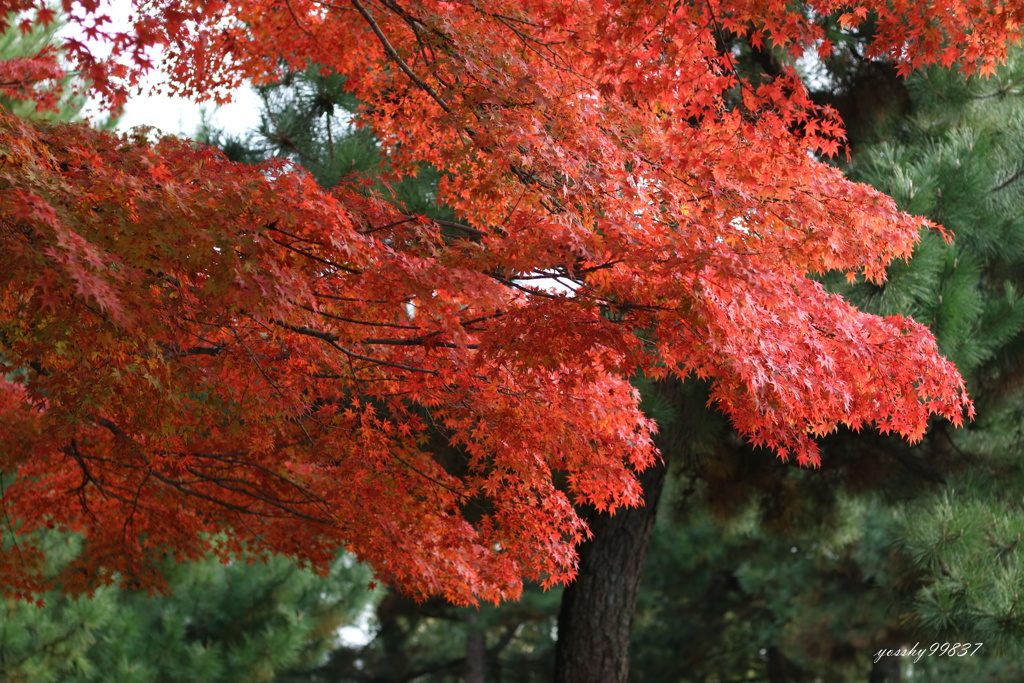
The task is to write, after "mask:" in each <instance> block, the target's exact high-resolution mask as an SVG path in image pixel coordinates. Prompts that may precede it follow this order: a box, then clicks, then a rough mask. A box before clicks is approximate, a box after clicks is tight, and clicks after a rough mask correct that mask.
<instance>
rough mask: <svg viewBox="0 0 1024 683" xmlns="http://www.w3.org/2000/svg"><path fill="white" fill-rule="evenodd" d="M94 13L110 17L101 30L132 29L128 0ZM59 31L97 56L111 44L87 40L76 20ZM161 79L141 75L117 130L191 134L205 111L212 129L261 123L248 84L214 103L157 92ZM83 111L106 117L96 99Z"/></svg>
mask: <svg viewBox="0 0 1024 683" xmlns="http://www.w3.org/2000/svg"><path fill="white" fill-rule="evenodd" d="M97 14H106V15H108V16H109V17H110V18H111V21H110V23H106V24H103V26H102V27H101V28H102V30H104V31H107V32H116V31H129V30H130V29H131V23H130V21H129V20H130V18H131V16H132V14H133V9H132V6H131V2H130V1H129V0H107V1H106V2H103V3H102V4H101V6H100V9H99V10H98V12H97ZM59 35H61V36H74V37H75V38H77V39H78V40H81V41H82V42H84V43H85V44H86V45H88V46H89V49H90V50H91V51H92V52H93V54H95V55H97V56H106V55H109V54H110V48H109V46H108V45H107V44H106V43H105V42H104V41H102V40H89V39H88V38H87V37H86V36H85V34H84V32H83V31H82V29H81V27H79V26H78V25H77V24H74V23H69V24H68V25H67V26H66V27H65V28H64V30H63V31H62V32H61V34H59ZM148 55H149V56H150V57H151V58H152V59H153V62H154V63H155V64H159V62H160V61H161V60H162V56H161V52H160V51H159V50H156V49H150V50H149V52H148ZM162 83H166V79H165V78H163V77H161V76H160V75H159V74H158V73H157V72H156V71H154V72H152V73H151V74H150V75H149V76H147V77H146V78H145V79H143V83H142V86H141V88H139V90H138V91H137V94H133V95H132V96H131V97H130V98H129V99H128V102H127V104H126V105H125V108H124V114H123V116H122V117H121V119H120V120H119V121H118V125H117V130H118V131H120V132H127V131H129V130H131V129H132V128H135V127H136V126H152V127H153V128H157V129H159V130H160V131H162V132H164V133H166V134H169V135H178V136H181V137H193V136H195V134H196V131H197V130H198V129H199V126H200V124H201V123H202V121H203V117H204V114H205V116H206V120H207V122H208V123H210V124H211V125H212V127H213V128H214V129H217V130H222V131H224V132H226V133H228V134H234V135H240V134H244V133H247V132H249V131H251V130H254V129H255V128H256V127H258V126H259V124H260V99H259V96H258V95H256V92H255V91H254V90H253V89H252V88H251V87H249V86H243V87H241V88H239V89H238V90H236V91H235V92H234V93H232V101H231V102H230V103H229V104H227V105H225V106H223V107H216V106H215V105H213V104H211V103H209V102H206V103H203V104H199V103H196V102H193V101H192V100H190V99H187V98H184V97H171V96H169V95H160V94H156V93H157V91H158V90H159V86H160V85H161V84H162ZM85 114H86V116H87V117H88V118H89V119H90V120H92V121H94V122H99V121H102V120H104V119H105V118H106V112H105V111H103V110H102V109H101V108H100V106H99V103H98V102H97V101H95V100H93V101H90V102H89V104H88V105H87V106H86V108H85Z"/></svg>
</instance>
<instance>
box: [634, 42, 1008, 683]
mask: <svg viewBox="0 0 1024 683" xmlns="http://www.w3.org/2000/svg"><path fill="white" fill-rule="evenodd" d="M880 68H881V67H880V66H877V65H876V66H875V67H869V66H865V65H860V64H858V65H856V68H854V69H852V70H853V71H856V72H860V73H862V74H866V76H865V77H864V78H865V80H864V81H862V82H861V83H860V85H858V84H857V78H855V77H853V76H848V77H846V78H838V79H836V80H835V81H833V84H834V85H835V84H836V83H838V84H839V85H838V86H837V87H836V90H835V91H834V93H833V96H836V97H840V98H847V99H848V98H850V97H851V94H852V93H854V92H856V90H857V88H858V87H874V86H873V85H872V84H873V83H875V82H876V81H875V80H874V79H877V78H878V69H880ZM1022 73H1024V71H1022V60H1021V56H1020V55H1019V54H1017V55H1015V56H1014V58H1013V59H1012V60H1011V61H1010V63H1008V64H1007V65H1006V66H1005V67H1004V68H1003V69H1001V70H1000V71H999V72H998V74H997V75H996V77H995V78H993V79H990V80H984V79H965V78H964V77H962V76H960V75H958V74H954V73H949V72H945V71H941V70H938V69H933V70H930V71H928V72H925V73H921V74H918V75H915V76H913V77H911V78H910V79H909V80H908V81H907V82H906V83H905V84H904V85H901V87H903V88H904V89H905V92H906V101H905V102H903V101H901V102H900V103H899V111H898V112H897V113H896V114H893V113H892V112H891V111H890V112H888V113H887V114H886V115H875V113H874V112H872V111H871V110H869V109H867V108H862V110H861V111H860V113H859V114H857V113H854V112H850V111H848V112H844V115H845V116H849V117H850V118H851V120H852V123H853V124H854V128H855V130H856V131H857V136H858V137H857V142H856V144H855V145H854V146H853V148H852V153H853V156H852V160H851V162H850V164H849V165H848V169H847V170H848V172H849V173H850V175H851V176H852V177H854V178H855V179H858V180H861V181H864V182H870V183H872V184H873V185H875V186H876V187H879V188H880V189H882V190H883V191H886V192H888V193H891V194H892V195H893V196H894V197H896V198H897V200H898V201H899V202H900V203H901V206H902V208H904V209H906V210H908V211H912V212H914V213H919V214H924V215H928V216H929V217H931V218H932V219H933V220H934V221H936V222H937V223H941V224H942V225H943V226H945V227H946V228H948V229H949V230H951V231H952V232H953V234H954V236H955V237H954V239H953V241H952V242H951V243H947V242H946V241H945V240H944V239H943V237H942V236H941V235H939V234H937V233H935V232H929V233H928V234H925V235H924V236H923V240H922V242H921V244H920V245H919V246H918V249H917V251H916V252H915V255H914V257H913V258H912V259H910V260H909V261H908V262H905V263H899V264H896V265H895V266H894V267H892V268H891V269H890V273H889V280H888V282H887V283H885V285H884V286H881V287H879V286H873V285H867V284H864V283H857V284H854V285H852V286H851V285H847V284H846V283H845V280H843V279H841V278H835V279H834V280H830V284H831V285H832V286H833V287H834V288H835V289H837V290H839V291H842V292H843V293H844V295H847V296H849V297H850V298H851V299H852V300H854V301H855V302H856V303H857V304H858V305H859V306H861V307H863V308H865V309H867V310H871V311H874V312H879V313H896V312H898V313H903V314H909V315H912V316H914V317H915V318H916V319H917V320H918V321H919V322H922V323H926V324H928V325H930V326H931V328H932V329H933V331H934V332H935V333H936V335H937V337H938V339H939V343H940V347H941V348H942V350H943V352H944V353H946V354H947V355H949V356H950V357H951V358H953V359H954V360H955V362H956V363H957V367H958V368H959V369H960V371H961V372H963V373H964V375H965V377H966V378H967V380H968V384H969V387H970V390H971V392H972V396H973V397H974V398H975V401H976V402H977V404H978V413H979V416H978V419H977V420H976V422H975V423H973V424H972V425H970V426H969V427H968V428H967V429H965V430H952V429H949V426H948V425H946V424H943V423H938V422H937V423H935V424H933V426H932V429H931V431H930V433H929V435H928V436H927V437H926V439H925V440H924V442H922V443H921V444H919V445H917V446H915V447H907V446H905V445H904V444H902V443H900V442H898V441H897V440H895V439H890V438H887V437H885V436H878V435H871V434H855V433H840V434H836V435H834V436H832V437H830V438H828V439H826V440H825V443H824V444H823V454H824V455H823V460H822V468H821V470H820V471H818V472H815V473H811V476H810V477H808V476H807V473H804V472H800V471H796V470H794V469H793V468H790V467H787V466H784V465H781V464H779V463H772V462H769V461H766V459H764V458H763V457H762V456H760V455H759V454H757V453H753V452H750V450H749V449H748V448H746V447H745V446H743V445H742V444H740V443H737V442H735V441H734V440H731V438H730V437H729V436H728V434H727V430H725V429H722V430H721V431H718V432H715V430H714V425H715V421H714V420H711V421H709V424H708V426H709V428H710V430H711V432H712V433H713V434H715V435H714V436H712V438H710V439H707V438H703V439H702V438H699V437H700V435H699V434H695V436H696V437H698V438H695V439H694V440H693V441H692V442H691V443H690V444H684V446H685V447H684V448H683V452H682V453H681V457H680V458H679V459H678V460H677V472H676V474H677V477H676V483H675V485H674V489H675V494H674V495H673V496H671V498H672V500H674V504H672V505H671V506H670V508H669V509H668V510H666V512H668V513H669V514H666V515H663V519H662V521H661V522H660V524H659V528H658V530H657V532H656V535H655V542H654V547H653V549H652V552H651V555H650V557H649V564H648V569H647V573H646V575H645V580H644V581H645V588H644V591H643V592H642V593H641V599H640V604H641V607H640V611H639V613H638V617H637V627H636V629H635V631H634V636H633V645H634V657H633V675H634V679H635V680H650V679H652V678H658V679H659V680H705V679H710V678H716V677H721V678H728V679H742V678H743V677H745V676H748V675H754V674H753V673H752V672H756V674H757V675H758V676H762V677H766V678H767V679H768V680H771V681H799V680H813V679H815V678H819V679H824V680H830V681H832V680H835V681H842V680H865V679H867V678H869V673H868V672H871V673H870V678H871V680H873V681H884V680H898V676H899V674H900V671H901V670H903V671H904V672H909V671H910V670H911V668H912V669H913V672H914V680H918V679H919V678H920V677H924V680H945V681H974V680H1015V679H1016V678H1019V676H1020V672H1019V665H1018V664H1017V662H1018V661H1019V652H1020V648H1021V644H1022V640H1021V635H1022V632H1021V623H1022V622H1021V621H1020V619H1019V617H1018V611H1019V610H1018V607H1017V605H1016V603H1017V601H1018V599H1017V596H1018V595H1019V593H1020V587H1021V585H1022V578H1024V576H1022V565H1021V556H1020V550H1019V539H1020V534H1021V532H1022V531H1024V528H1022V521H1024V517H1022V515H1021V509H1020V503H1019V501H1020V499H1021V493H1022V489H1021V481H1020V473H1019V465H1018V464H1017V463H1018V461H1019V458H1020V455H1021V450H1020V444H1021V438H1020V424H1021V417H1022V416H1021V410H1022V408H1021V400H1020V399H1021V386H1022V384H1021V373H1020V368H1021V367H1022V365H1021V351H1022V341H1024V335H1022V334H1021V332H1022V326H1024V317H1022V316H1024V306H1022V305H1021V303H1020V295H1019V292H1020V287H1021V283H1020V282H1019V278H1020V276H1019V273H1020V272H1022V269H1021V265H1022V263H1021V259H1022V258H1024V249H1022V240H1024V225H1022V222H1021V218H1020V216H1021V214H1022V211H1021V209H1022V206H1024V205H1022V199H1024V197H1022V195H1021V192H1022V187H1021V180H1022V178H1024V172H1022V171H1021V165H1020V159H1021V158H1022V157H1021V151H1022V145H1024V135H1022V128H1021V123H1022V120H1024V119H1022V114H1024V109H1022V108H1021V106H1020V97H1019V94H1020V90H1019V83H1020V82H1021V74H1022ZM880 104H881V105H884V106H886V107H891V106H892V104H893V103H892V102H887V103H880ZM857 117H859V118H857ZM691 422H692V423H694V424H699V423H700V418H696V419H693V418H691ZM691 432H699V430H697V429H691ZM702 444H703V445H702ZM711 456H713V457H711ZM713 520H717V522H716V521H713ZM917 642H920V643H922V644H924V645H925V646H926V649H927V647H928V646H930V645H931V644H932V643H938V644H939V646H941V645H942V644H943V643H946V642H948V643H951V644H952V643H958V642H959V643H966V642H970V643H974V644H977V643H979V642H980V643H984V645H983V646H982V647H981V648H980V649H979V650H978V651H977V653H976V654H975V655H974V656H973V657H954V658H950V657H949V656H946V657H945V658H943V657H941V656H929V657H924V658H922V659H921V660H920V661H919V662H917V663H916V664H913V663H912V662H911V661H908V660H906V659H897V660H896V661H893V660H892V659H891V658H890V659H889V660H886V659H885V658H883V659H882V660H881V661H880V662H879V663H877V664H876V663H875V662H874V661H873V659H874V654H875V653H877V651H878V650H880V649H883V648H884V649H898V648H899V647H901V646H907V647H909V646H912V645H914V644H915V643H917ZM972 649H973V648H972ZM947 651H948V648H947Z"/></svg>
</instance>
